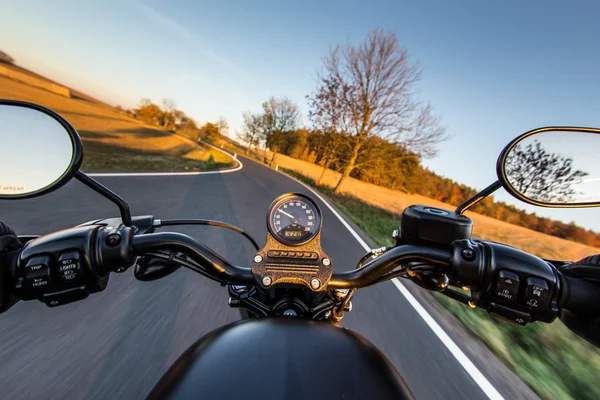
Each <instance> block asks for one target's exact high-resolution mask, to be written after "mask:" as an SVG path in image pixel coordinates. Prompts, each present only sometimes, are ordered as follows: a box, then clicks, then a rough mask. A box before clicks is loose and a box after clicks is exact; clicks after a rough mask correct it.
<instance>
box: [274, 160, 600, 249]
mask: <svg viewBox="0 0 600 400" xmlns="http://www.w3.org/2000/svg"><path fill="white" fill-rule="evenodd" d="M268 157H269V159H270V157H271V155H270V154H269V155H268ZM275 163H276V164H277V165H279V167H281V168H286V169H289V170H292V171H295V172H297V173H299V174H301V175H303V176H305V177H307V178H309V179H312V180H314V181H316V180H317V179H319V176H320V175H321V171H322V168H321V167H320V166H318V165H315V164H311V163H309V162H306V161H302V160H297V159H294V158H291V157H288V156H284V155H281V154H278V155H277V156H276V161H275ZM338 179H339V174H338V173H336V172H334V171H329V170H328V171H327V173H326V175H325V179H324V182H323V183H324V184H325V185H326V186H329V187H333V186H334V185H335V183H336V182H337V180H338ZM342 192H344V193H345V194H348V195H350V196H353V197H356V198H357V199H359V200H361V201H363V202H365V203H367V204H369V205H372V206H375V207H378V208H381V209H383V210H386V211H388V212H390V213H393V214H396V215H400V214H401V213H402V211H403V210H404V208H406V207H408V206H409V205H411V204H425V205H430V206H433V207H439V208H445V209H454V208H455V207H454V206H451V205H449V204H445V203H442V202H439V201H436V200H432V199H430V198H427V197H424V196H420V195H415V194H406V193H402V192H400V191H396V190H391V189H387V188H384V187H381V186H377V185H373V184H370V183H365V182H361V181H359V180H356V179H348V180H347V181H346V182H344V184H343V186H342ZM466 214H467V215H468V216H469V218H471V219H472V220H473V226H474V230H473V236H476V237H479V238H482V239H487V240H494V241H498V242H502V243H506V244H509V245H512V246H515V247H518V248H520V249H523V250H525V251H527V252H530V253H532V254H535V255H537V256H540V257H545V258H552V259H566V260H579V259H581V258H582V257H585V256H588V255H592V254H598V253H599V252H600V251H599V250H598V249H596V248H594V247H590V246H585V245H582V244H579V243H575V242H572V241H569V240H565V239H560V238H557V237H554V236H550V235H545V234H543V233H540V232H536V231H533V230H531V229H527V228H523V227H520V226H515V225H511V224H508V223H506V222H503V221H499V220H496V219H493V218H490V217H487V216H484V215H481V214H477V213H473V212H467V213H466Z"/></svg>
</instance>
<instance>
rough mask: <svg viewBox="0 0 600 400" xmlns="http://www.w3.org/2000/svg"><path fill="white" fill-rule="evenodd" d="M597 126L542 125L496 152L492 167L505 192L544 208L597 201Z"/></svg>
mask: <svg viewBox="0 0 600 400" xmlns="http://www.w3.org/2000/svg"><path fill="white" fill-rule="evenodd" d="M598 149H600V129H595V128H576V127H546V128H539V129H534V130H532V131H529V132H526V133H524V134H523V135H521V136H519V137H517V138H516V139H514V140H513V141H511V142H510V143H509V144H508V145H507V146H506V147H505V148H504V150H502V152H501V153H500V156H499V157H498V161H497V163H496V172H497V174H498V180H499V182H500V184H501V185H502V186H503V187H504V189H506V191H507V192H508V193H510V194H511V195H512V196H514V197H516V198H517V199H519V200H521V201H524V202H526V203H529V204H533V205H536V206H542V207H556V208H578V207H598V206H600V159H599V158H598Z"/></svg>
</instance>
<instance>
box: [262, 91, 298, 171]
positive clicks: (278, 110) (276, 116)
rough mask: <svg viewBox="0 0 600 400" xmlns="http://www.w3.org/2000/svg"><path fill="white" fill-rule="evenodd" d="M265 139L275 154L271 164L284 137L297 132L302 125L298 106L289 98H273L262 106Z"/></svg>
mask: <svg viewBox="0 0 600 400" xmlns="http://www.w3.org/2000/svg"><path fill="white" fill-rule="evenodd" d="M262 108H263V113H264V114H263V117H262V123H263V129H262V134H263V139H264V141H265V145H266V146H267V147H269V149H271V151H272V152H273V158H271V163H273V161H274V160H275V156H276V155H277V152H278V151H279V147H280V146H281V141H282V139H283V135H285V134H286V133H288V132H291V131H293V130H295V129H296V128H297V127H298V125H299V123H300V111H298V106H297V105H296V104H295V103H294V102H292V101H291V100H290V99H288V98H287V97H282V98H275V97H271V98H269V100H267V101H265V102H264V103H263V104H262Z"/></svg>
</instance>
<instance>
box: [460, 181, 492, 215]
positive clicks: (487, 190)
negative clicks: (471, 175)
mask: <svg viewBox="0 0 600 400" xmlns="http://www.w3.org/2000/svg"><path fill="white" fill-rule="evenodd" d="M501 187H502V184H501V183H500V181H496V182H494V183H492V184H491V185H490V186H488V187H486V188H485V189H483V190H482V191H481V192H479V193H477V194H476V195H475V196H473V197H471V198H470V199H469V200H467V201H465V202H464V203H462V204H461V205H460V206H458V207H457V208H456V211H454V212H455V213H456V214H458V215H463V213H464V212H465V211H467V210H468V209H469V208H471V207H473V206H474V205H475V204H477V203H479V202H480V201H481V200H483V199H485V198H486V197H488V196H489V195H490V194H492V193H494V192H495V191H496V190H498V189H500V188H501Z"/></svg>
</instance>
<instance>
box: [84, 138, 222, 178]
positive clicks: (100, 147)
mask: <svg viewBox="0 0 600 400" xmlns="http://www.w3.org/2000/svg"><path fill="white" fill-rule="evenodd" d="M83 151H84V157H83V165H82V169H83V170H86V171H108V170H117V171H165V172H171V171H207V170H214V169H220V168H227V167H231V166H232V165H233V162H232V161H231V159H230V158H229V157H228V156H225V155H224V154H223V153H221V152H219V151H218V150H215V149H212V148H209V149H207V150H206V152H207V155H208V156H207V160H206V161H201V160H191V159H187V158H184V157H182V156H180V155H165V154H159V153H156V152H148V151H138V150H132V149H127V148H124V147H118V146H111V145H107V144H104V143H98V142H91V141H84V143H83Z"/></svg>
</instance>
